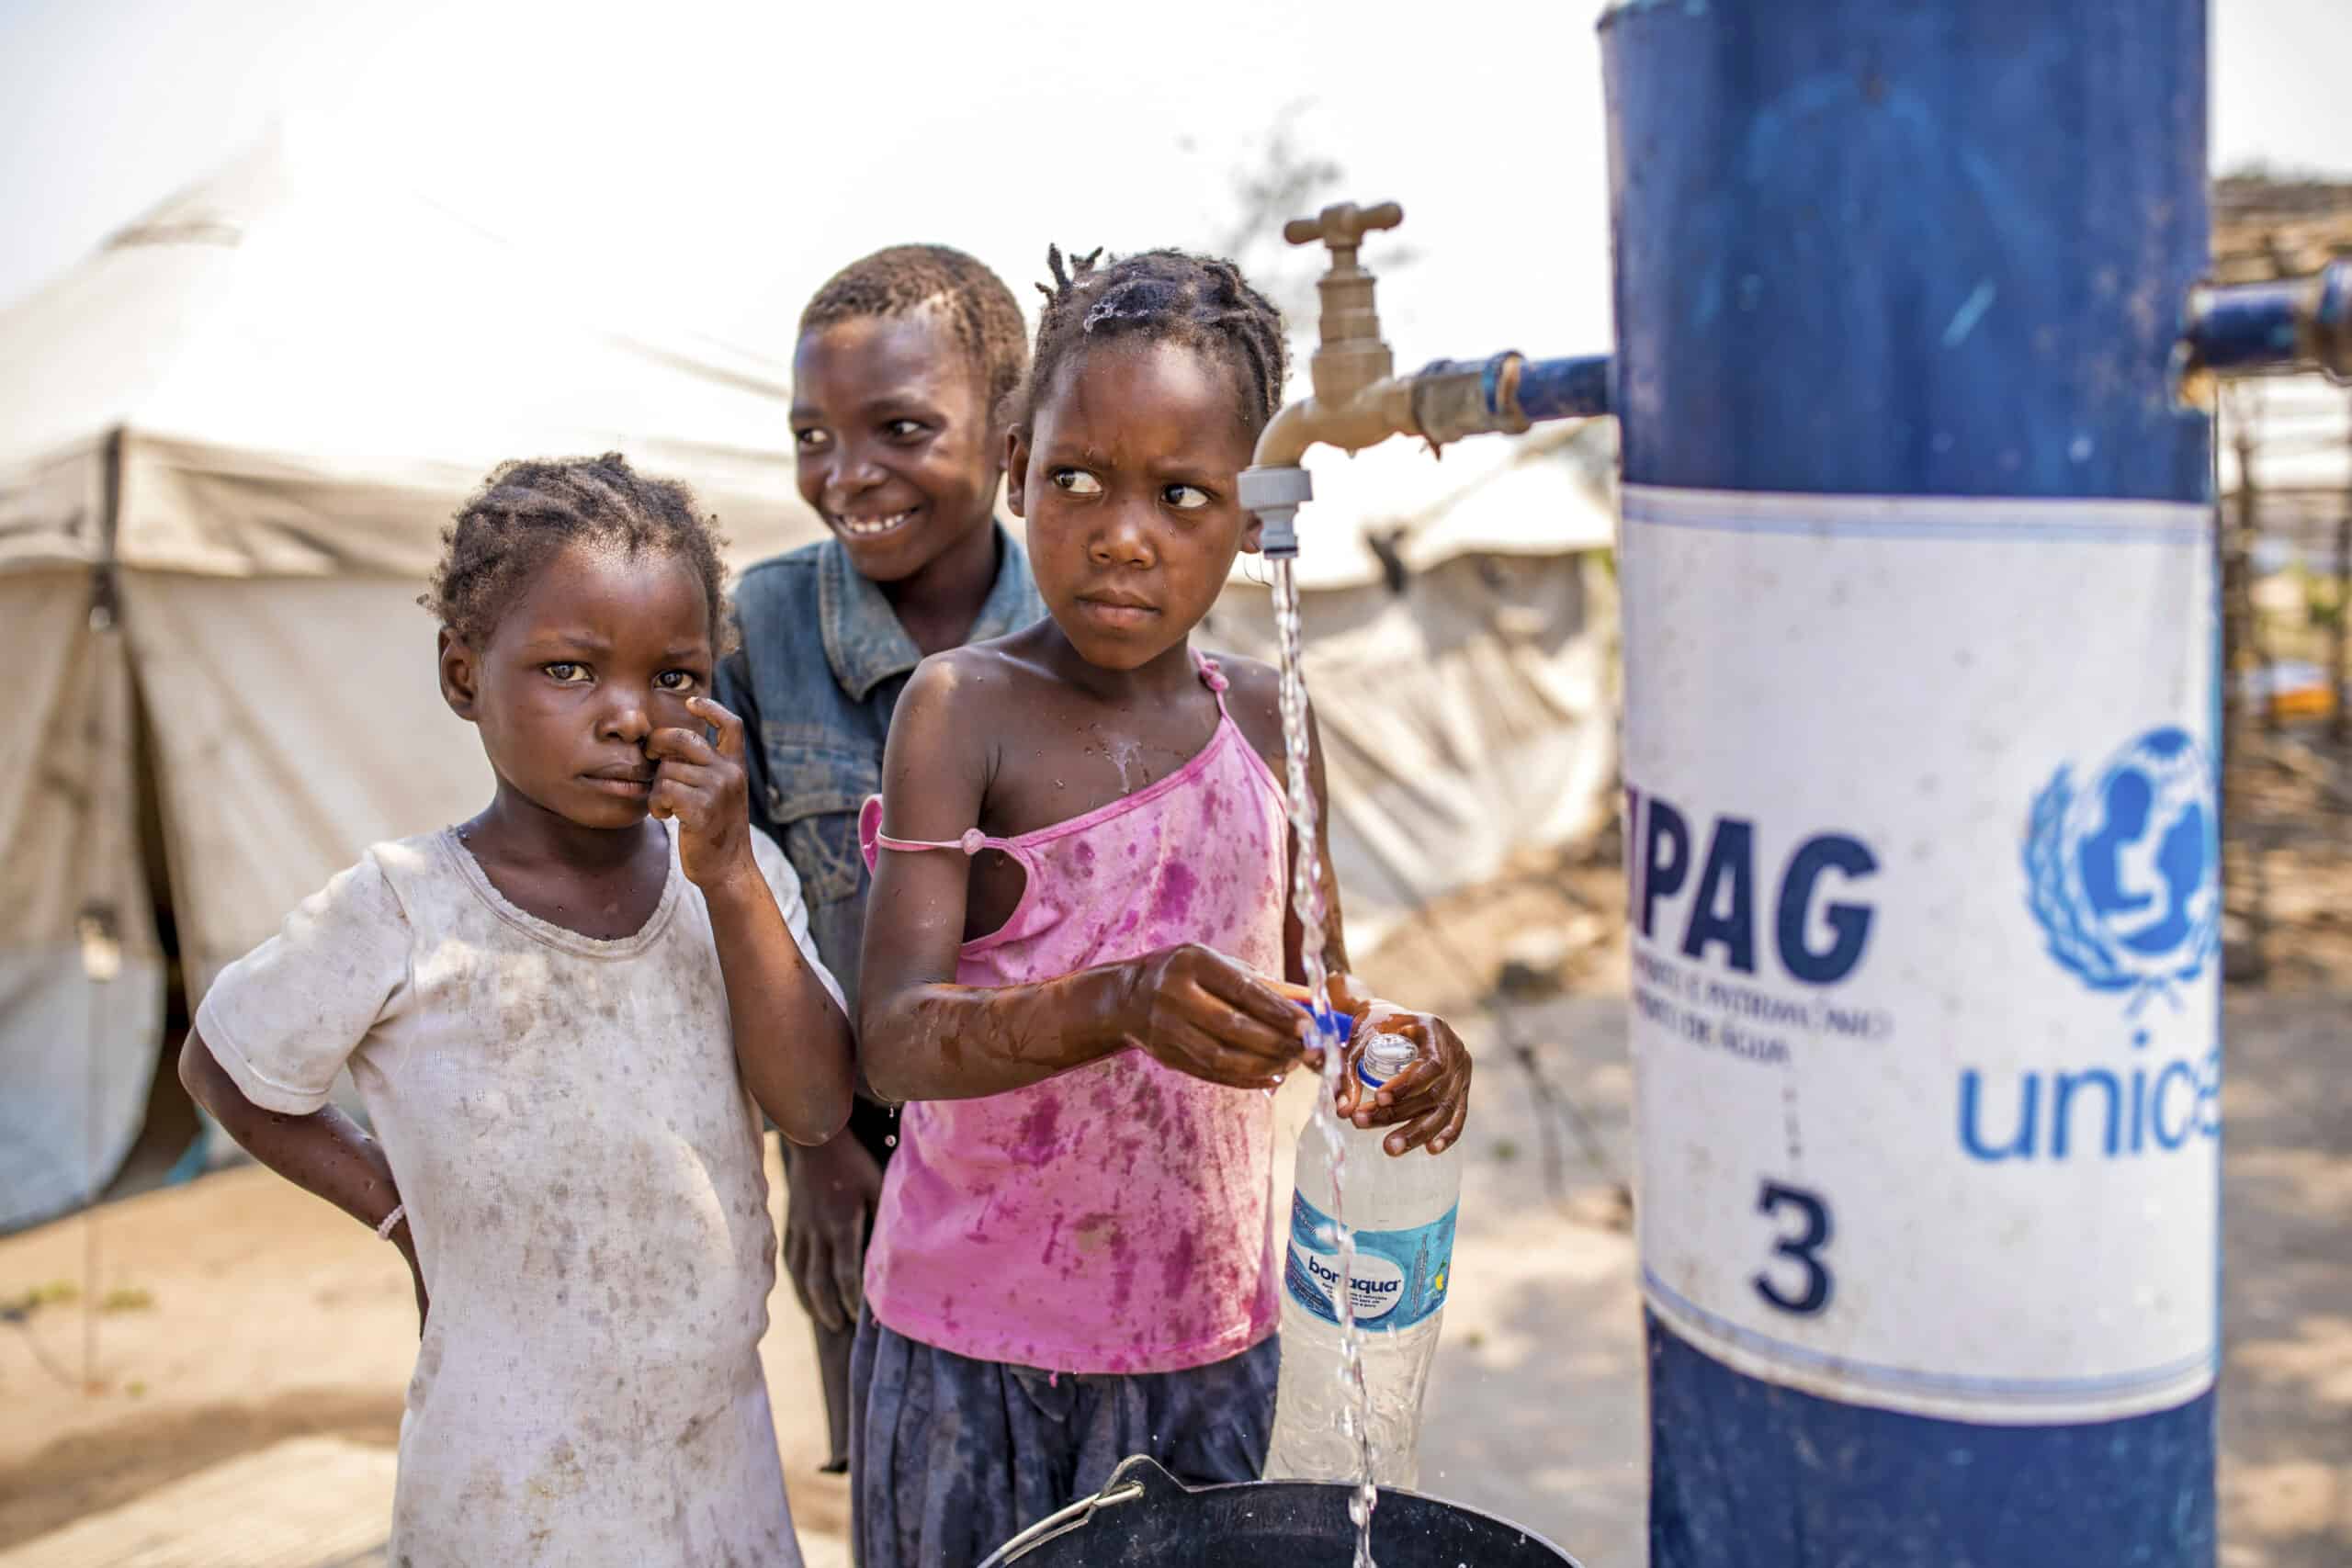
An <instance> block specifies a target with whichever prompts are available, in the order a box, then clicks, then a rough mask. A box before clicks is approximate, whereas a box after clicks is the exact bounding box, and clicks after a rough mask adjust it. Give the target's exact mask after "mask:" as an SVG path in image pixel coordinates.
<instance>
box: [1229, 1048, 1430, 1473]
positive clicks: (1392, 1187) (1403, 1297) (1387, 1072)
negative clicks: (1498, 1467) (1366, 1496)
mask: <svg viewBox="0 0 2352 1568" xmlns="http://www.w3.org/2000/svg"><path fill="white" fill-rule="evenodd" d="M1418 1052H1419V1047H1417V1046H1416V1045H1415V1044H1414V1043H1413V1042H1412V1041H1410V1040H1408V1039H1405V1038H1404V1037H1403V1036H1401V1035H1394V1034H1383V1035H1379V1036H1377V1037H1375V1038H1374V1040H1373V1041H1372V1043H1370V1045H1369V1046H1368V1047H1367V1048H1366V1049H1365V1052H1364V1055H1363V1059H1362V1061H1361V1063H1360V1064H1359V1066H1358V1067H1357V1069H1356V1071H1357V1076H1358V1077H1359V1078H1360V1079H1361V1080H1362V1081H1363V1083H1364V1084H1369V1085H1370V1086H1371V1087H1372V1088H1374V1089H1377V1088H1379V1087H1380V1086H1381V1085H1382V1084H1384V1083H1385V1082H1387V1081H1388V1080H1389V1079H1390V1078H1392V1077H1396V1076H1397V1074H1398V1073H1400V1072H1402V1071H1403V1070H1404V1069H1405V1067H1406V1066H1407V1065H1408V1064H1409V1063H1410V1062H1412V1061H1413V1059H1414V1058H1415V1056H1416V1055H1418ZM1395 1130H1396V1129H1395V1128H1393V1127H1369V1128H1358V1127H1356V1126H1355V1125H1354V1124H1353V1123H1347V1124H1346V1125H1345V1127H1344V1130H1343V1131H1342V1132H1341V1133H1340V1136H1341V1137H1343V1138H1345V1139H1346V1140H1347V1168H1346V1175H1345V1177H1344V1180H1345V1181H1346V1183H1347V1190H1346V1200H1347V1202H1346V1210H1347V1219H1348V1224H1349V1227H1350V1228H1351V1230H1353V1231H1354V1232H1355V1244H1356V1256H1355V1263H1354V1265H1353V1267H1352V1268H1351V1269H1350V1270H1349V1274H1350V1279H1349V1283H1350V1286H1351V1289H1352V1291H1353V1292H1354V1296H1355V1314H1356V1327H1357V1329H1358V1330H1359V1331H1360V1332H1361V1333H1362V1334H1363V1370H1364V1382H1365V1384H1366V1386H1367V1387H1368V1389H1369V1391H1370V1393H1371V1396H1372V1447H1373V1456H1374V1480H1376V1481H1377V1482H1378V1483H1380V1484H1381V1485H1383V1486H1404V1487H1411V1486H1413V1485H1415V1484H1416V1483H1418V1482H1419V1476H1420V1440H1421V1397H1422V1395H1423V1393H1425V1392H1426V1391H1427V1390H1428V1387H1429V1379H1430V1361H1431V1360H1432V1359H1435V1357H1436V1354H1437V1336H1438V1324H1439V1321H1440V1319H1441V1318H1442V1315H1443V1314H1444V1312H1445V1297H1446V1292H1447V1289H1448V1287H1450V1286H1451V1285H1452V1283H1453V1221H1454V1213H1455V1208H1456V1202H1457V1200H1458V1199H1459V1197H1460V1194H1461V1191H1462V1162H1461V1159H1460V1152H1461V1145H1459V1144H1457V1145H1454V1146H1453V1148H1450V1149H1448V1150H1446V1152H1445V1153H1444V1154H1442V1155H1439V1156H1434V1157H1432V1156H1430V1154H1429V1152H1428V1151H1427V1150H1426V1149H1414V1150H1412V1151H1411V1152H1409V1153H1408V1154H1405V1155H1402V1156H1390V1154H1389V1153H1388V1151H1387V1150H1386V1149H1385V1148H1383V1147H1382V1146H1381V1140H1382V1139H1384V1138H1385V1137H1386V1136H1387V1135H1388V1134H1390V1133H1392V1132H1394V1131H1395ZM1328 1136H1329V1134H1327V1133H1326V1132H1325V1130H1324V1126H1323V1122H1322V1119H1321V1118H1316V1119H1313V1120H1310V1121H1309V1122H1307V1124H1306V1128H1305V1129H1304V1130H1303V1131H1302V1132H1301V1133H1300V1134H1299V1140H1298V1164H1297V1169H1296V1183H1297V1185H1296V1186H1295V1189H1294V1190H1293V1192H1292V1196H1291V1209H1290V1247H1289V1257H1288V1258H1287V1259H1286V1260H1285V1263H1284V1266H1283V1319H1282V1345H1283V1360H1282V1374H1281V1379H1280V1381H1279V1382H1277V1383H1276V1385H1275V1392H1274V1435H1273V1440H1272V1444H1271V1445H1270V1447H1269V1448H1268V1450H1267V1454H1266V1471H1265V1473H1266V1476H1267V1478H1268V1479H1269V1480H1274V1479H1282V1480H1300V1481H1343V1482H1346V1481H1357V1480H1361V1479H1362V1477H1361V1476H1360V1475H1359V1473H1358V1470H1357V1452H1356V1445H1355V1443H1354V1441H1353V1439H1352V1438H1350V1437H1348V1436H1347V1435H1345V1434H1344V1433H1343V1432H1342V1431H1341V1429H1340V1412H1341V1411H1342V1410H1343V1409H1348V1408H1351V1406H1352V1404H1353V1403H1354V1401H1353V1399H1352V1397H1351V1395H1350V1394H1349V1393H1348V1392H1347V1391H1346V1390H1345V1389H1344V1388H1343V1387H1342V1386H1341V1383H1340V1314H1339V1307H1338V1304H1337V1298H1336V1295H1335V1292H1336V1291H1337V1289H1338V1287H1339V1258H1340V1246H1339V1240H1340V1238H1339V1232H1338V1228H1337V1227H1336V1226H1335V1225H1334V1224H1332V1220H1331V1213H1332V1208H1333V1203H1332V1194H1331V1164H1330V1147H1329V1143H1328V1141H1327V1140H1328Z"/></svg>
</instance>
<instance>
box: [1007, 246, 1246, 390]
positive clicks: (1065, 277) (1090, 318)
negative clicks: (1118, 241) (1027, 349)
mask: <svg viewBox="0 0 2352 1568" xmlns="http://www.w3.org/2000/svg"><path fill="white" fill-rule="evenodd" d="M1102 254H1103V253H1102V252H1101V251H1100V250H1096V251H1091V252H1089V253H1088V254H1085V255H1082V256H1076V257H1071V258H1069V259H1067V260H1065V258H1064V257H1063V255H1062V252H1061V247H1060V246H1058V245H1055V246H1051V247H1049V248H1048V249H1047V250H1046V265H1048V266H1049V267H1051V268H1052V269H1053V274H1054V281H1053V284H1052V286H1051V287H1050V288H1049V287H1047V286H1046V285H1045V284H1042V283H1041V284H1039V285H1037V289H1038V292H1040V293H1042V294H1043V295H1045V297H1046V309H1045V314H1044V315H1043V316H1042V317H1041V318H1040V319H1039V321H1038V322H1037V347H1036V352H1035V355H1032V357H1031V360H1030V367H1029V375H1028V378H1027V379H1026V380H1024V381H1023V383H1022V384H1021V387H1020V389H1019V390H1018V391H1017V392H1016V393H1015V394H1014V399H1013V402H1012V409H1011V413H1010V419H1009V423H1010V424H1011V425H1012V428H1013V429H1015V430H1018V431H1022V432H1023V433H1026V432H1027V431H1028V430H1029V429H1030V427H1031V426H1032V425H1033V424H1034V423H1035V419H1036V413H1037V405H1038V403H1039V402H1040V401H1041V400H1043V399H1044V398H1045V395H1046V392H1047V391H1048V390H1049V389H1051V388H1052V386H1053V384H1054V378H1055V377H1056V376H1057V375H1058V374H1060V372H1061V368H1062V367H1063V366H1064V365H1065V364H1066V363H1067V362H1068V361H1069V359H1070V358H1071V356H1072V355H1075V354H1078V353H1080V351H1082V350H1085V349H1088V348H1091V347H1093V346H1095V345H1096V344H1103V343H1107V342H1110V341H1113V340H1114V339H1137V340H1141V341H1145V342H1161V343H1182V344H1191V345H1192V346H1193V347H1195V348H1197V349H1200V350H1201V351H1202V352H1204V353H1208V354H1215V355H1220V356H1222V357H1223V358H1224V360H1225V361H1226V363H1227V364H1228V365H1230V366H1231V367H1233V371H1234V380H1235V382H1236V384H1237V385H1238V388H1239V389H1240V394H1241V400H1240V406H1239V407H1238V409H1237V410H1236V411H1235V412H1236V413H1237V414H1238V416H1239V418H1240V420H1241V423H1242V424H1243V425H1244V426H1245V427H1246V428H1247V429H1248V430H1249V431H1250V434H1252V435H1255V434H1257V432H1258V431H1260V430H1261V429H1263V428H1264V427H1265V424H1266V422H1267V421H1268V420H1270V419H1272V418H1273V417H1274V410H1275V409H1276V408H1278V407H1279V406H1281V403H1282V394H1283V377H1284V375H1285V374H1286V373H1287V372H1288V370H1289V348H1288V345H1287V344H1286V342H1285V340H1284V338H1283V313H1282V311H1281V310H1277V309H1275V307H1274V305H1273V302H1272V300H1270V299H1267V298H1266V297H1265V296H1264V295H1262V294H1261V293H1259V292H1258V291H1257V290H1256V289H1255V288H1251V287H1250V280H1249V279H1247V278H1245V277H1243V276H1241V269H1240V268H1239V267H1237V266H1235V265H1233V264H1232V263H1231V262H1229V261H1227V260H1225V259H1224V258H1222V257H1219V256H1200V255H1193V254H1189V253H1187V252H1184V251H1173V250H1163V251H1144V252H1141V253H1139V254H1136V255H1131V256H1121V257H1118V258H1117V259H1115V260H1114V261H1112V262H1110V263H1108V264H1105V265H1100V266H1098V265H1095V264H1096V263H1097V262H1098V261H1099V260H1100V259H1101V257H1102Z"/></svg>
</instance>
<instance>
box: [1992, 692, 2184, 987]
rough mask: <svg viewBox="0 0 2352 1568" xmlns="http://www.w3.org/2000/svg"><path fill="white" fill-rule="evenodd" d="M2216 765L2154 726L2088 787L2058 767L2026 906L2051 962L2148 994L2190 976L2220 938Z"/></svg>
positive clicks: (2037, 801) (2036, 821)
mask: <svg viewBox="0 0 2352 1568" xmlns="http://www.w3.org/2000/svg"><path fill="white" fill-rule="evenodd" d="M2215 823H2216V815H2215V812H2214V808H2213V773H2212V767H2211V763H2209V762H2208V761H2206V758H2205V753H2204V752H2203V751H2202V750H2199V747H2198V745H2197V742H2196V741H2195V740H2193V739H2190V738H2189V735H2188V731H2186V730H2182V729H2177V728H2169V727H2168V728H2163V729H2152V730H2150V731H2148V733H2146V734H2145V735H2143V736H2141V737H2140V738H2139V739H2136V740H2134V741H2132V742H2131V744H2130V745H2128V746H2126V747H2124V748H2123V749H2122V750H2120V751H2119V752H2117V753H2116V755H2115V756H2114V758H2113V759H2112V760H2111V761H2109V762H2108V764H2107V767H2106V769H2105V770H2104V771H2103V772H2102V773H2100V774H2099V776H2098V783H2097V784H2096V785H2094V786H2093V787H2091V788H2089V789H2087V790H2082V791H2077V789H2076V788H2075V781H2074V778H2073V776H2072V773H2071V771H2070V770H2069V769H2067V768H2064V767H2062V768H2060V769H2059V770H2058V772H2057V773H2056V775H2055V776H2054V777H2052V779H2051V781H2050V783H2049V785H2048V786H2047V787H2046V788H2044V789H2043V790H2042V791H2041V793H2040V794H2039V795H2035V796H2034V800H2033V816H2032V820H2031V823H2030V826H2029V828H2028V829H2027V831H2026V840H2025V872H2026V884H2027V886H2028V888H2029V890H2030V891H2029V895H2028V899H2027V902H2028V903H2029V904H2030V907H2031V908H2032V909H2033V918H2034V919H2037V920H2039V921H2040V922H2041V930H2042V934H2043V935H2044V936H2046V937H2047V938H2048V939H2049V942H2050V956H2051V957H2052V958H2054V959H2056V960H2057V961H2058V962H2059V964H2062V965H2064V967H2065V968H2066V969H2068V970H2070V971H2072V972H2073V973H2074V974H2075V975H2076V976H2079V977H2080V978H2081V979H2082V981H2083V983H2084V984H2085V985H2086V986H2089V987H2091V988H2092V989H2094V990H2099V991H2129V992H2131V993H2132V996H2131V1009H2132V1010H2133V1011H2137V1010H2139V1008H2140V1007H2141V1005H2142V1004H2143V1003H2144V1002H2145V1001H2146V1000H2147V999H2148V998H2149V997H2151V996H2153V995H2154V994H2155V993H2157V992H2159V991H2162V992H2169V991H2170V990H2171V989H2172V987H2174V986H2176V985H2178V984H2182V983H2185V982H2187V981H2189V980H2192V979H2194V978H2196V976H2197V974H2198V972H2199V970H2201V969H2203V968H2204V966H2205V964H2206V961H2207V960H2208V959H2210V958H2211V956H2212V954H2213V949H2214V946H2215V944H2216V942H2218V940H2219V937H2220V932H2221V908H2222V897H2221V888H2220V878H2219V877H2218V876H2217V875H2216V870H2217V867H2216V865H2215V857H2216V853H2217V848H2216V843H2215V837H2216V829H2215Z"/></svg>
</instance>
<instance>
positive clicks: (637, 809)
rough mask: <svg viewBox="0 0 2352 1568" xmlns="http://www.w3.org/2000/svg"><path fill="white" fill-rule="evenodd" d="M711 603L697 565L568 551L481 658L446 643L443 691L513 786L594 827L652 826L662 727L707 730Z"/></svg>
mask: <svg viewBox="0 0 2352 1568" xmlns="http://www.w3.org/2000/svg"><path fill="white" fill-rule="evenodd" d="M713 661H714V660H713V654H712V649H711V637H710V605H709V603H708V601H707V599H706V598H705V597H704V594H703V585H702V580H701V579H700V578H699V577H698V576H696V575H695V571H694V570H693V569H692V568H691V567H689V566H688V565H687V564H686V563H685V562H684V561H682V560H680V559H678V558H675V557H673V556H665V555H662V554H659V553H653V552H640V553H637V554H628V553H626V552H623V551H620V550H616V549H612V548H608V547H597V546H595V545H587V544H571V545H566V546H564V547H562V548H561V549H560V550H559V551H558V552H557V553H556V554H555V555H553V556H551V557H550V558H548V561H547V562H546V564H545V565H543V566H542V567H541V568H540V569H539V570H537V572H535V573H533V574H532V576H531V578H530V579H529V581H528V582H527V583H526V586H525V587H524V588H523V590H522V592H520V593H518V594H517V595H516V596H515V602H514V603H513V604H509V605H508V606H506V608H505V610H504V611H503V613H502V614H501V615H499V617H498V619H497V622H496V623H495V626H494V627H493V629H492V632H491V634H490V636H489V637H488V639H487V641H486V643H485V645H484V646H482V647H481V648H474V647H472V646H470V645H469V644H468V643H466V642H465V641H463V640H462V639H459V638H458V637H455V636H454V635H452V634H450V633H447V632H445V633H443V634H442V640H441V692H442V695H443V696H444V697H445V698H446V699H447V702H448V704H449V706H450V707H451V709H452V710H454V711H455V712H456V713H457V715H458V717H460V718H465V719H469V720H471V721H472V722H473V724H474V725H475V727H476V728H478V729H480V730H481V744H482V750H483V751H484V752H485V753H487V754H488V756H489V758H490V765H491V769H492V772H494V773H496V774H497V775H498V778H499V781H500V783H501V784H503V785H504V786H506V787H507V788H510V789H512V790H514V791H515V793H517V794H519V795H522V796H523V797H524V798H526V799H527V800H529V801H530V802H532V803H533V804H534V805H536V806H538V807H541V808H542V809H544V810H547V811H549V812H552V813H553V814H555V815H556V816H558V817H561V818H564V819H566V820H567V821H570V822H571V823H574V824H576V825H577V826H579V827H582V828H605V829H615V828H628V827H631V826H633V825H635V824H637V823H639V822H641V821H643V820H644V819H645V816H646V809H647V800H648V797H649V796H650V795H651V794H652V791H653V773H654V765H653V762H652V761H651V760H650V758H648V757H647V756H646V754H645V740H646V737H647V736H649V735H650V734H652V732H653V731H654V730H656V729H673V728H675V729H699V728H702V721H701V720H700V719H698V718H696V717H695V716H694V714H693V713H692V712H691V711H690V710H689V709H688V708H687V707H686V699H687V698H688V697H693V696H708V695H709V694H710V675H711V665H712V663H713Z"/></svg>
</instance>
